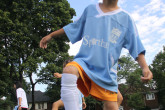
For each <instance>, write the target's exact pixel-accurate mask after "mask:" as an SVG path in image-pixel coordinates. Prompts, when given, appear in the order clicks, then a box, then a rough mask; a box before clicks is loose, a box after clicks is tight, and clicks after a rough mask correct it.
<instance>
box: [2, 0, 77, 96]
mask: <svg viewBox="0 0 165 110" xmlns="http://www.w3.org/2000/svg"><path fill="white" fill-rule="evenodd" d="M0 6H1V7H0V48H1V49H0V53H1V54H0V57H1V58H2V59H3V61H2V62H3V64H2V65H4V67H2V66H1V67H0V69H1V70H2V72H0V75H2V76H3V75H4V76H3V78H4V77H5V79H6V80H1V79H0V84H1V85H2V88H1V87H0V90H2V92H3V95H4V93H5V91H6V90H4V89H5V88H6V86H7V85H8V83H7V82H10V81H11V82H13V81H15V80H19V81H21V82H24V79H23V77H24V76H27V77H29V78H30V79H31V84H32V85H33V87H34V85H35V84H36V83H37V82H41V81H44V80H45V79H44V78H45V77H43V76H44V75H42V74H41V73H42V71H45V70H46V68H48V69H49V68H51V69H50V71H55V70H54V67H55V69H56V71H57V70H59V71H61V69H62V68H61V67H60V66H61V64H62V63H63V60H64V59H66V57H68V56H69V55H68V53H67V52H68V49H69V45H68V43H67V42H68V41H69V40H68V38H67V37H66V36H61V37H60V38H58V39H56V40H54V41H52V42H51V43H50V44H49V45H48V48H47V49H46V50H43V49H40V48H39V42H40V40H41V38H42V37H44V36H46V35H47V34H49V33H50V32H52V31H54V30H57V29H60V28H62V27H63V26H65V25H67V24H69V23H70V22H72V21H71V19H72V17H73V15H75V11H74V9H72V8H70V5H69V3H68V1H67V0H6V1H5V0H2V1H0ZM1 58H0V59H1ZM42 62H43V63H44V66H45V67H43V65H41V63H42ZM52 68H53V69H52ZM40 69H43V70H41V72H39V70H40ZM48 72H49V71H48ZM48 72H47V73H48ZM32 74H37V75H38V74H39V75H41V76H42V77H39V79H37V80H36V82H33V80H32ZM48 74H52V72H51V73H48ZM46 77H47V76H46ZM49 77H52V76H51V75H50V76H49ZM8 78H9V79H8ZM47 79H49V78H47ZM47 79H46V80H47ZM9 80H10V81H9ZM8 92H11V91H8Z"/></svg>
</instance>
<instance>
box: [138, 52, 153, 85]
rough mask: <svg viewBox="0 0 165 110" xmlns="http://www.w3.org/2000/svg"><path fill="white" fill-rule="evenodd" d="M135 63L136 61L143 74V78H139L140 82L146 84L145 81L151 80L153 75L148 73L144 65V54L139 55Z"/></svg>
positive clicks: (146, 66)
mask: <svg viewBox="0 0 165 110" xmlns="http://www.w3.org/2000/svg"><path fill="white" fill-rule="evenodd" d="M137 61H138V63H139V65H140V67H141V69H142V72H143V77H141V80H142V81H143V82H147V81H149V80H151V79H152V78H153V75H152V72H151V71H150V69H149V67H148V65H147V63H146V60H145V57H144V54H139V55H138V59H137Z"/></svg>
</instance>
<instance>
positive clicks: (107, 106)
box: [104, 101, 118, 110]
mask: <svg viewBox="0 0 165 110" xmlns="http://www.w3.org/2000/svg"><path fill="white" fill-rule="evenodd" d="M104 110H118V105H117V102H109V101H108V102H104Z"/></svg>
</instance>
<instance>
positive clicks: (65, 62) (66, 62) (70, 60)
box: [63, 59, 73, 67]
mask: <svg viewBox="0 0 165 110" xmlns="http://www.w3.org/2000/svg"><path fill="white" fill-rule="evenodd" d="M72 61H73V59H68V60H65V61H64V63H63V67H65V66H66V65H67V64H68V63H70V62H72Z"/></svg>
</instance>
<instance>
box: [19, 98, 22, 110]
mask: <svg viewBox="0 0 165 110" xmlns="http://www.w3.org/2000/svg"><path fill="white" fill-rule="evenodd" d="M18 100H19V105H18V110H21V101H22V98H21V97H19V98H18Z"/></svg>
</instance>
